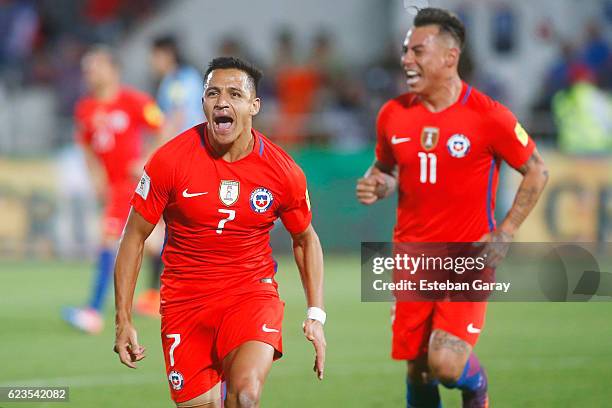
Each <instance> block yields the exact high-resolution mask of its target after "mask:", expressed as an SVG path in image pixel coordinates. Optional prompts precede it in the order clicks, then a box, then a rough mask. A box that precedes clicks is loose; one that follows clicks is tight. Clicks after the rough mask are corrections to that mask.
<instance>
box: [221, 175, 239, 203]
mask: <svg viewBox="0 0 612 408" xmlns="http://www.w3.org/2000/svg"><path fill="white" fill-rule="evenodd" d="M239 195H240V182H239V181H235V180H221V184H219V199H221V202H222V203H223V204H225V205H227V206H228V207H229V206H230V205H232V204H235V203H236V201H238V196H239Z"/></svg>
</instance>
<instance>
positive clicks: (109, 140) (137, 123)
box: [75, 87, 163, 188]
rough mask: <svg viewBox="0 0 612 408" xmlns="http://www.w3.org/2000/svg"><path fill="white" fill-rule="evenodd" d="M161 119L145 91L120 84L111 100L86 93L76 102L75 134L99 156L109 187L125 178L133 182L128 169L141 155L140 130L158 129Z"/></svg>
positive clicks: (126, 180)
mask: <svg viewBox="0 0 612 408" xmlns="http://www.w3.org/2000/svg"><path fill="white" fill-rule="evenodd" d="M162 120H163V115H162V113H161V111H160V109H159V108H158V107H157V104H156V103H155V102H154V100H153V99H152V98H151V97H150V96H149V95H147V94H145V93H142V92H139V91H137V90H134V89H131V88H127V87H124V88H122V89H120V91H119V92H118V93H117V96H116V97H115V98H114V99H113V100H112V101H108V102H107V101H99V100H97V99H95V98H92V97H89V96H87V97H84V98H82V99H81V100H80V101H79V102H78V103H77V105H76V109H75V122H76V135H75V138H76V140H77V142H78V143H82V144H85V145H89V146H90V147H91V148H92V150H93V151H94V153H95V154H96V156H97V157H98V158H99V159H100V162H101V163H102V165H103V167H104V169H105V171H106V175H107V177H108V182H109V184H110V185H111V188H113V187H114V186H117V185H121V184H125V183H128V182H129V183H130V184H131V185H133V183H134V180H133V179H134V177H133V176H132V173H131V170H132V166H133V165H134V164H135V162H136V161H137V160H139V159H141V158H142V154H143V137H142V135H143V130H147V129H148V130H157V129H159V128H160V127H161V124H162ZM130 188H133V187H130Z"/></svg>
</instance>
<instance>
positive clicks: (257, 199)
mask: <svg viewBox="0 0 612 408" xmlns="http://www.w3.org/2000/svg"><path fill="white" fill-rule="evenodd" d="M273 201H274V196H273V195H272V192H271V191H270V190H268V189H267V188H264V187H259V188H256V189H255V190H253V192H252V193H251V199H250V202H251V208H252V209H253V211H255V212H256V213H264V212H266V211H268V208H270V206H272V202H273Z"/></svg>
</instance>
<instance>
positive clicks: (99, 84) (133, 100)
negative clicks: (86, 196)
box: [63, 46, 163, 334]
mask: <svg viewBox="0 0 612 408" xmlns="http://www.w3.org/2000/svg"><path fill="white" fill-rule="evenodd" d="M82 68H83V76H84V78H85V83H86V85H87V89H88V95H87V96H85V97H84V98H82V99H81V100H80V101H79V102H78V103H77V106H76V110H75V122H76V135H75V138H76V141H77V143H79V145H80V146H81V147H82V149H83V152H84V154H85V161H86V163H87V167H88V170H89V173H90V177H91V180H92V184H93V187H94V189H95V192H96V194H97V196H98V198H99V199H100V200H101V201H102V202H103V203H104V215H103V218H102V226H101V230H102V237H101V245H100V250H99V253H98V260H97V266H96V276H95V280H94V285H93V288H92V293H91V298H90V300H89V303H88V306H87V307H85V308H66V309H64V311H63V317H64V319H65V320H66V321H67V322H68V323H70V324H71V325H72V326H74V327H76V328H78V329H80V330H83V331H85V332H87V333H92V334H95V333H99V332H100V331H101V330H102V329H103V318H102V313H101V312H102V308H103V305H104V299H105V297H106V292H107V291H108V286H109V282H110V279H111V277H112V270H113V262H114V259H115V252H116V250H117V241H118V240H119V237H120V236H121V232H122V231H123V227H124V225H125V222H126V220H127V217H128V214H129V211H130V198H131V196H132V193H133V191H134V186H136V184H137V182H138V177H139V176H140V174H139V173H140V172H141V170H140V169H141V167H142V163H143V162H144V158H145V157H146V153H147V152H148V151H150V150H151V147H148V146H147V144H146V143H145V142H146V141H145V140H144V136H145V134H153V135H155V137H156V140H154V141H151V143H150V144H151V145H153V146H159V145H160V144H161V140H162V137H161V135H160V129H161V125H162V121H163V114H162V113H161V111H160V109H159V108H158V106H157V104H156V103H155V102H154V100H153V99H152V98H151V97H150V96H149V95H147V94H144V93H142V92H139V91H137V90H135V89H131V88H128V87H124V86H122V85H121V83H120V74H119V65H118V62H117V60H116V58H115V56H114V54H113V52H112V51H111V50H110V49H108V48H106V47H103V46H100V47H95V48H92V49H91V50H90V51H89V52H88V53H87V54H86V55H85V56H84V57H83V63H82Z"/></svg>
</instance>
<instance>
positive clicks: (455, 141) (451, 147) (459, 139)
mask: <svg viewBox="0 0 612 408" xmlns="http://www.w3.org/2000/svg"><path fill="white" fill-rule="evenodd" d="M446 147H447V148H448V152H449V153H450V155H451V156H453V157H456V158H458V159H460V158H462V157H465V155H466V154H468V152H469V151H470V139H468V138H467V136H465V135H462V134H459V133H457V134H454V135H452V136H451V137H450V138H449V139H448V142H447V143H446Z"/></svg>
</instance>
